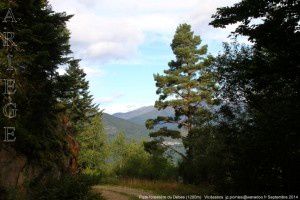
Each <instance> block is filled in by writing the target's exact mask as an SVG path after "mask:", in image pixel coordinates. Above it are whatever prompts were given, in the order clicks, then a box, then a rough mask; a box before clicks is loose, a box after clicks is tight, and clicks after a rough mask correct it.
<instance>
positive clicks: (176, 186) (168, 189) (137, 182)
mask: <svg viewBox="0 0 300 200" xmlns="http://www.w3.org/2000/svg"><path fill="white" fill-rule="evenodd" d="M114 184H116V185H120V186H124V187H130V188H137V189H142V190H145V191H152V192H154V193H156V194H160V195H201V194H206V195H207V194H213V190H212V187H209V186H204V185H203V186H195V185H188V184H182V183H178V182H176V181H160V180H142V179H121V180H119V181H117V182H114Z"/></svg>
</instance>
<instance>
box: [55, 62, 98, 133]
mask: <svg viewBox="0 0 300 200" xmlns="http://www.w3.org/2000/svg"><path fill="white" fill-rule="evenodd" d="M79 61H80V60H74V59H72V60H70V61H69V62H68V64H69V66H68V68H67V70H66V74H64V75H62V76H60V77H59V78H58V80H59V83H60V86H61V87H62V88H64V90H63V94H62V96H63V98H61V101H62V103H63V104H64V105H65V107H66V108H65V109H66V115H67V116H68V117H69V119H70V121H71V122H72V125H73V126H74V127H75V128H76V130H77V131H80V130H82V128H83V126H84V124H85V123H88V122H90V120H89V117H90V116H92V115H94V114H96V113H97V112H98V108H97V106H96V105H94V104H93V97H92V95H90V94H89V82H88V81H87V80H86V79H85V77H86V74H85V73H84V71H83V69H81V68H80V66H79Z"/></svg>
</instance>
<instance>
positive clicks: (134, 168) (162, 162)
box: [110, 134, 177, 179]
mask: <svg viewBox="0 0 300 200" xmlns="http://www.w3.org/2000/svg"><path fill="white" fill-rule="evenodd" d="M146 144H149V143H146ZM151 150H153V149H151ZM111 151H112V154H111V156H110V161H111V164H112V166H113V171H114V173H116V174H117V175H118V176H121V177H125V178H143V179H175V178H176V175H177V168H176V167H175V166H174V164H173V163H172V162H171V160H170V159H169V158H167V157H166V156H165V155H164V150H163V151H158V150H156V151H155V153H153V152H151V153H149V152H147V151H145V150H144V146H143V144H142V143H137V142H134V141H130V142H128V141H126V139H125V136H124V135H123V134H119V135H118V136H117V137H116V138H115V140H114V141H113V142H112V144H111Z"/></svg>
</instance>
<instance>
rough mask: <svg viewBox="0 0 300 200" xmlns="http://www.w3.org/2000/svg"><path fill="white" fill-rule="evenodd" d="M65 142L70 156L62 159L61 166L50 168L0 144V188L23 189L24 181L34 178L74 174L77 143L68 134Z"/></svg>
mask: <svg viewBox="0 0 300 200" xmlns="http://www.w3.org/2000/svg"><path fill="white" fill-rule="evenodd" d="M66 142H67V144H68V150H69V152H70V156H68V157H67V158H66V159H65V160H64V161H63V163H64V166H63V167H62V168H61V167H58V166H57V167H53V168H52V169H50V170H49V169H42V168H41V167H40V166H38V165H33V164H31V163H30V162H28V160H27V158H26V156H24V155H20V154H18V153H17V152H16V151H15V150H14V149H13V148H12V147H9V146H6V145H5V144H2V145H0V189H1V188H2V189H8V188H17V189H19V190H21V191H25V184H26V182H30V181H32V180H34V179H36V178H38V179H42V180H44V179H46V178H47V177H51V178H53V177H54V178H59V177H60V176H61V174H62V173H65V172H67V173H72V174H76V173H77V171H78V164H77V157H78V153H79V144H78V143H77V142H76V141H75V140H74V139H73V138H72V137H71V136H70V135H67V136H66ZM62 159H63V158H62Z"/></svg>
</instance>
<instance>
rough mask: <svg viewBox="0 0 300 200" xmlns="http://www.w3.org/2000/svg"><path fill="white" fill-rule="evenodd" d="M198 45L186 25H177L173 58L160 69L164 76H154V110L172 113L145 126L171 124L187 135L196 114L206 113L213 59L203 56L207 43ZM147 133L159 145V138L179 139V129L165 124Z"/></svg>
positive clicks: (211, 91)
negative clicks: (155, 90) (169, 109)
mask: <svg viewBox="0 0 300 200" xmlns="http://www.w3.org/2000/svg"><path fill="white" fill-rule="evenodd" d="M200 44H201V39H200V37H199V36H195V35H194V33H193V32H192V31H191V26H190V25H188V24H182V25H179V27H178V28H177V30H176V33H175V36H174V39H173V41H172V44H171V48H172V50H173V53H174V54H175V56H176V59H175V60H172V61H171V62H169V69H167V70H165V71H164V73H165V74H164V75H159V74H156V75H154V79H155V81H156V86H157V87H158V89H157V94H159V95H160V96H159V100H158V101H156V102H155V107H156V108H157V109H158V110H162V109H166V108H173V109H174V111H175V116H173V117H172V116H168V117H161V116H159V117H158V118H157V119H150V120H148V121H147V122H146V126H147V128H149V129H153V128H154V127H155V126H156V125H163V124H166V123H172V124H176V125H177V126H178V128H182V129H184V130H185V131H186V132H187V133H188V134H189V133H190V131H191V130H192V129H193V128H194V120H195V119H194V117H195V116H196V114H199V113H203V114H204V113H207V112H209V109H207V107H209V105H213V104H214V103H215V101H214V85H215V82H214V74H213V72H212V70H211V65H212V62H213V58H212V56H210V55H207V46H206V45H204V46H200ZM150 136H151V137H155V138H156V142H157V143H160V144H163V140H162V137H171V138H173V139H180V138H182V136H181V134H180V131H178V130H170V129H168V128H167V127H162V128H160V129H159V130H158V131H156V132H153V133H151V134H150ZM157 138H159V139H157ZM153 143H155V142H152V146H153ZM149 144H150V143H149ZM150 146H151V145H150ZM148 147H149V145H148ZM186 147H187V148H188V145H186ZM178 153H179V152H178Z"/></svg>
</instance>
